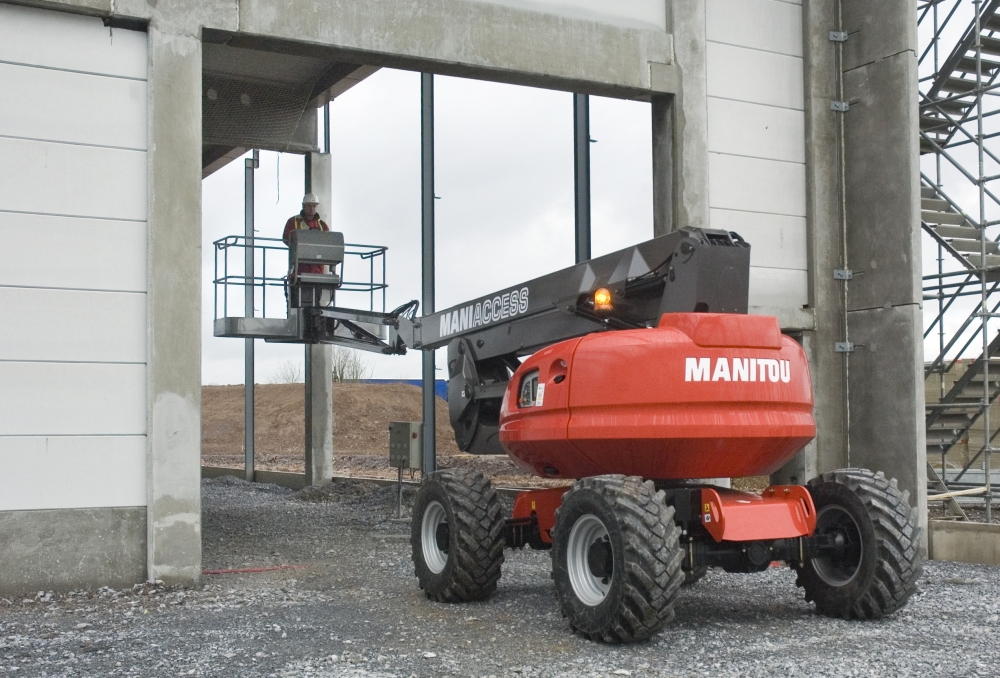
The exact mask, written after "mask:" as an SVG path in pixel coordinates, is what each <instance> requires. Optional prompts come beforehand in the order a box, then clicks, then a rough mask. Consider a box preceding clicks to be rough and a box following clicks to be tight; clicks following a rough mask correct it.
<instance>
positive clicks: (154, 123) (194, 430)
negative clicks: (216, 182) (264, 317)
mask: <svg viewBox="0 0 1000 678" xmlns="http://www.w3.org/2000/svg"><path fill="white" fill-rule="evenodd" d="M148 92H149V106H148V116H149V155H148V158H149V160H148V162H149V170H148V171H149V225H148V229H149V240H148V242H149V245H148V247H149V250H148V271H149V281H148V293H147V303H148V309H149V310H148V321H147V322H148V339H147V341H148V351H147V355H148V367H147V407H148V427H149V429H148V457H147V488H148V489H147V492H148V513H147V524H148V529H147V539H146V542H147V553H148V557H147V568H148V570H147V571H148V577H149V579H162V580H163V581H164V582H167V583H168V584H191V583H194V582H197V581H198V578H199V577H200V575H201V483H200V480H201V472H200V467H201V292H202V290H201V283H202V280H201V40H200V38H199V36H198V31H197V29H196V28H194V29H192V30H182V29H178V27H177V26H175V25H174V24H173V23H172V22H170V21H168V22H165V29H164V28H161V27H160V25H159V23H158V22H157V21H155V20H154V21H153V23H152V24H151V25H150V28H149V87H148Z"/></svg>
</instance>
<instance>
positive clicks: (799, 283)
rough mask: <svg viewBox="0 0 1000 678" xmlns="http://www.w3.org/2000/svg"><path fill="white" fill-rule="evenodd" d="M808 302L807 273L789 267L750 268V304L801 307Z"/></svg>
mask: <svg viewBox="0 0 1000 678" xmlns="http://www.w3.org/2000/svg"><path fill="white" fill-rule="evenodd" d="M808 303H809V274H808V273H806V271H797V270H794V269H789V268H763V267H761V266H752V267H751V268H750V305H751V306H772V307H778V308H801V307H802V306H805V305H806V304H808Z"/></svg>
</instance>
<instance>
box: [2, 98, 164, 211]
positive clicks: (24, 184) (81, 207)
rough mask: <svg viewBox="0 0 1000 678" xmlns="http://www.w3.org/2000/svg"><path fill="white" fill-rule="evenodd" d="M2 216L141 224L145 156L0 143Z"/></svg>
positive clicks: (54, 145)
mask: <svg viewBox="0 0 1000 678" xmlns="http://www.w3.org/2000/svg"><path fill="white" fill-rule="evenodd" d="M67 113H68V112H67ZM0 211H17V212H32V213H42V214H60V215H75V216H82V217H106V218H112V219H135V220H138V221H143V220H145V219H146V153H145V152H144V151H123V150H118V149H113V148H99V147H94V146H75V145H71V144H61V143H50V142H43V141H25V140H23V139H6V138H0Z"/></svg>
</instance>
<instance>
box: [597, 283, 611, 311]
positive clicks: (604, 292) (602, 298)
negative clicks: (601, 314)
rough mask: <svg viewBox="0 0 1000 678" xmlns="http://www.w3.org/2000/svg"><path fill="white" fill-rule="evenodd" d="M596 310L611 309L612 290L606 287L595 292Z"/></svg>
mask: <svg viewBox="0 0 1000 678" xmlns="http://www.w3.org/2000/svg"><path fill="white" fill-rule="evenodd" d="M594 310H595V311H610V310H611V291H610V290H609V289H607V288H606V287H602V288H601V289H599V290H597V291H596V292H594Z"/></svg>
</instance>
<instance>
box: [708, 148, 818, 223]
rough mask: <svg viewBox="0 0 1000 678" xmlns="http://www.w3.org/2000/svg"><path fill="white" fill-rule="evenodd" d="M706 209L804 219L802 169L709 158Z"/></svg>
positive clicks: (730, 157) (716, 156)
mask: <svg viewBox="0 0 1000 678" xmlns="http://www.w3.org/2000/svg"><path fill="white" fill-rule="evenodd" d="M708 186H709V188H708V190H709V206H710V207H719V208H722V209H731V210H741V211H745V212H769V213H772V214H785V215H789V216H797V217H804V216H806V170H805V165H801V164H798V163H791V162H779V161H777V160H761V159H759V158H744V157H741V156H736V155H723V154H720V153H709V154H708Z"/></svg>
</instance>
